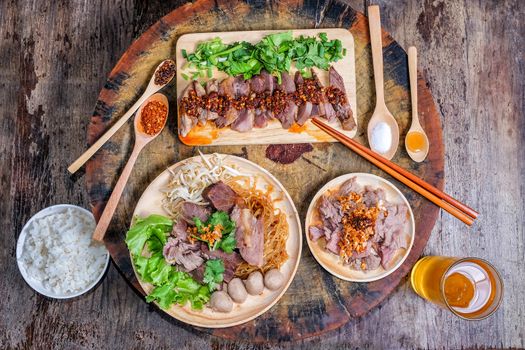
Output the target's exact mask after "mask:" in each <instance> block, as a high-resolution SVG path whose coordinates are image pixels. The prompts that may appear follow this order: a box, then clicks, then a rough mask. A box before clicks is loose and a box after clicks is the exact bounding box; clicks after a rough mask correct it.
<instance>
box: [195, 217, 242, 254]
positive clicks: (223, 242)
mask: <svg viewBox="0 0 525 350" xmlns="http://www.w3.org/2000/svg"><path fill="white" fill-rule="evenodd" d="M193 222H195V226H196V227H197V232H198V233H199V234H203V233H205V228H208V229H209V231H213V230H215V227H216V226H218V225H220V226H221V227H222V230H221V232H222V237H221V239H220V240H217V241H215V242H214V243H213V245H211V244H210V242H208V241H206V240H204V239H203V238H202V237H201V236H199V235H195V236H193V237H194V238H196V239H198V240H201V241H203V242H206V243H208V248H209V249H210V250H216V249H222V250H223V251H225V252H226V253H228V254H231V253H232V252H233V250H234V249H235V246H236V245H237V241H236V240H235V222H234V221H233V220H231V219H230V216H229V215H228V213H226V212H224V211H216V212H215V213H213V214H212V215H211V216H210V217H209V218H208V220H207V221H206V222H202V220H200V219H199V218H197V217H194V218H193Z"/></svg>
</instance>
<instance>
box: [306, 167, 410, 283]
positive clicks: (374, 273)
mask: <svg viewBox="0 0 525 350" xmlns="http://www.w3.org/2000/svg"><path fill="white" fill-rule="evenodd" d="M352 177H355V178H356V181H357V183H358V184H359V185H361V186H363V187H364V186H371V187H372V188H382V189H384V190H385V195H386V200H387V201H388V202H390V203H393V204H398V203H404V204H405V205H406V206H407V207H408V218H407V221H406V223H405V228H404V231H405V234H406V239H407V248H406V249H398V251H397V252H396V253H395V255H394V258H393V260H392V262H391V263H390V266H389V268H388V269H387V270H385V269H384V268H383V267H381V266H379V267H378V268H377V269H375V270H371V271H358V270H352V269H350V268H349V267H348V266H345V265H343V264H341V262H340V259H339V256H337V255H335V254H333V253H331V252H328V251H326V249H325V245H324V243H323V242H324V240H322V239H320V240H318V241H317V242H314V241H313V240H312V239H311V238H310V235H309V234H308V228H309V227H310V225H312V224H317V223H320V222H321V219H320V217H319V213H318V210H317V202H318V200H319V198H320V197H321V196H322V195H323V194H325V193H326V192H327V191H329V190H334V189H337V188H338V187H339V186H341V185H342V184H343V183H344V182H345V181H346V180H348V179H350V178H352ZM415 229H416V224H415V223H414V214H413V213H412V208H411V207H410V204H409V203H408V201H407V199H406V198H405V196H403V193H401V191H399V190H398V189H397V187H396V186H394V184H392V183H391V182H390V181H387V180H385V179H383V178H380V177H379V176H376V175H372V174H366V173H353V174H345V175H341V176H339V177H336V178H335V179H333V180H331V181H329V182H328V183H327V184H326V185H324V186H323V187H322V188H321V189H320V190H319V191H318V192H317V193H316V195H315V196H314V198H313V199H312V201H311V202H310V206H309V207H308V212H307V213H306V220H305V223H304V232H305V235H306V241H307V242H308V247H309V248H310V251H311V252H312V254H313V256H314V258H315V259H316V260H317V261H318V262H319V264H321V266H322V267H324V269H325V270H326V271H328V272H330V273H331V274H332V275H334V276H336V277H339V278H341V279H343V280H345V281H350V282H373V281H377V280H380V279H381V278H385V277H387V276H388V275H390V274H391V273H393V272H394V271H395V270H397V269H398V268H399V267H400V266H401V264H403V262H404V261H405V259H406V258H407V257H408V254H409V253H410V250H411V249H412V245H413V244H414V236H415Z"/></svg>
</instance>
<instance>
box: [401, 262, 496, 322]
mask: <svg viewBox="0 0 525 350" xmlns="http://www.w3.org/2000/svg"><path fill="white" fill-rule="evenodd" d="M410 283H411V285H412V288H413V289H414V291H415V292H416V293H417V294H418V295H419V296H420V297H422V298H424V299H426V300H428V301H430V302H432V303H434V304H437V305H439V306H441V307H443V308H446V309H448V310H450V311H452V312H453V313H454V314H455V315H457V316H459V317H461V318H463V319H466V320H482V319H484V318H487V317H489V316H490V315H492V314H493V313H494V312H495V311H496V310H497V309H498V307H499V306H500V304H501V300H502V297H503V281H502V279H501V276H500V274H499V273H498V271H497V270H496V269H495V268H494V266H492V265H491V264H490V263H489V262H487V261H486V260H483V259H480V258H453V257H444V256H426V257H424V258H421V259H420V260H419V261H418V262H417V263H416V264H415V265H414V268H413V269H412V272H411V274H410Z"/></svg>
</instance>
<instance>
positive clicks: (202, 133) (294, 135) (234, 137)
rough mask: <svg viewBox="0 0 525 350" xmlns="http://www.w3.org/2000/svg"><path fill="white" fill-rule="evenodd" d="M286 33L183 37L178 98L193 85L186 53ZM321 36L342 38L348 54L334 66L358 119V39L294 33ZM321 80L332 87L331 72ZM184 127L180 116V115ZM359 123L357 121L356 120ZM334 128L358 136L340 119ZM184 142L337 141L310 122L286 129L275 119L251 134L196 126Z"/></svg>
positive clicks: (337, 32)
mask: <svg viewBox="0 0 525 350" xmlns="http://www.w3.org/2000/svg"><path fill="white" fill-rule="evenodd" d="M283 31H286V30H259V31H243V32H215V33H192V34H185V35H182V36H181V37H180V38H179V40H178V41H177V45H176V49H175V50H176V62H177V96H178V98H180V94H181V93H182V91H183V90H184V89H185V88H186V86H187V85H188V84H189V83H190V81H189V80H185V79H184V78H183V77H182V73H186V74H187V75H189V76H191V74H189V72H191V71H192V69H191V68H190V69H186V70H183V69H182V67H183V66H184V64H185V63H186V59H184V58H183V57H182V50H183V49H185V50H186V52H188V54H189V53H192V52H194V51H195V49H196V48H197V45H198V44H199V43H200V42H202V41H206V40H210V39H213V38H216V37H219V38H221V39H222V40H223V42H224V43H226V44H230V43H234V42H237V41H248V42H251V43H254V44H255V43H257V42H259V41H260V40H261V39H262V38H263V37H264V36H266V35H268V34H273V33H280V32H283ZM319 33H326V34H327V36H328V40H332V39H339V40H341V43H342V45H343V48H345V49H346V55H345V56H344V57H343V58H342V59H341V60H339V61H337V62H333V63H332V65H333V67H334V68H335V69H336V70H337V72H339V74H341V76H342V77H343V79H344V83H345V89H346V95H347V98H348V101H349V102H350V106H351V108H352V112H353V114H354V120H356V117H357V108H356V106H357V101H356V82H355V51H354V38H353V36H352V34H351V33H350V32H349V31H348V30H346V29H343V28H326V29H300V30H299V29H295V30H292V34H293V36H294V37H298V36H300V35H304V36H317V35H318V34H319ZM295 71H296V69H295V68H294V67H293V65H292V70H291V74H292V75H293V74H294V73H295ZM316 72H317V74H318V76H319V79H320V80H321V82H322V83H323V85H325V86H327V85H328V72H327V71H324V70H322V69H316ZM226 77H227V75H226V73H224V72H220V71H218V70H217V69H216V68H214V69H213V78H215V79H218V80H219V81H220V80H222V79H224V78H226ZM208 79H210V78H207V77H205V78H200V79H199V81H201V82H204V81H207V80H208ZM178 118H179V123H178V125H180V115H179V116H178ZM356 124H357V120H356ZM330 125H331V126H332V127H334V128H336V129H337V130H339V131H341V132H343V133H344V134H346V135H348V136H349V137H354V136H355V133H356V131H357V127H356V128H355V129H354V130H352V131H344V130H343V129H342V128H341V124H340V122H339V120H336V121H335V122H333V123H330ZM179 138H180V140H181V141H182V142H183V143H185V144H186V145H191V146H200V145H208V146H219V145H250V144H252V145H253V144H283V143H308V142H337V140H335V139H334V138H332V137H331V136H329V135H328V134H326V133H325V132H323V131H322V130H320V129H318V128H317V127H316V126H315V125H313V124H312V123H311V121H308V122H307V123H306V124H305V125H304V126H302V127H301V126H299V125H297V124H294V125H293V126H292V127H291V128H290V129H283V128H282V126H281V123H280V122H279V121H278V120H276V119H274V120H271V121H270V122H269V123H268V125H267V126H266V127H265V128H253V129H252V130H251V131H249V132H245V133H240V132H237V131H235V130H232V129H230V128H229V127H226V128H220V129H219V128H217V127H216V126H215V124H214V123H213V122H212V121H208V123H207V124H206V125H204V126H199V125H197V126H195V127H194V128H193V129H192V130H191V131H190V133H189V134H188V135H187V136H186V137H182V136H181V135H180V133H179Z"/></svg>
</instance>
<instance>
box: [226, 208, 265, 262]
mask: <svg viewBox="0 0 525 350" xmlns="http://www.w3.org/2000/svg"><path fill="white" fill-rule="evenodd" d="M230 217H231V219H232V220H233V221H235V224H236V227H237V228H236V231H235V239H236V240H237V248H239V251H240V252H241V256H242V258H243V259H244V260H245V261H246V262H247V263H248V264H250V265H254V266H258V267H262V266H263V264H264V257H263V255H264V228H263V221H262V219H257V218H255V216H254V215H253V214H252V212H251V211H250V209H248V208H242V209H241V208H240V207H239V206H235V207H234V208H233V210H232V214H231V216H230Z"/></svg>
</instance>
